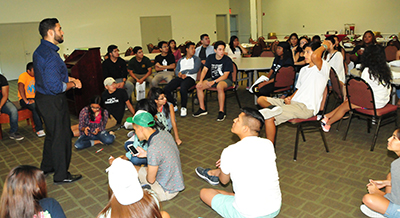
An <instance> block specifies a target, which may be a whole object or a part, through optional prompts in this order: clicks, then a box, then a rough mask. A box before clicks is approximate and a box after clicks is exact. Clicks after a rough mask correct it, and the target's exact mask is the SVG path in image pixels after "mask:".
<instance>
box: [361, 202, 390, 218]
mask: <svg viewBox="0 0 400 218" xmlns="http://www.w3.org/2000/svg"><path fill="white" fill-rule="evenodd" d="M360 210H361V212H363V213H364V214H365V215H366V216H368V217H374V218H375V217H376V218H381V217H382V218H384V217H385V216H383V215H382V214H380V213H378V212H375V211H373V210H371V209H369V207H367V206H366V205H365V204H362V205H361V206H360Z"/></svg>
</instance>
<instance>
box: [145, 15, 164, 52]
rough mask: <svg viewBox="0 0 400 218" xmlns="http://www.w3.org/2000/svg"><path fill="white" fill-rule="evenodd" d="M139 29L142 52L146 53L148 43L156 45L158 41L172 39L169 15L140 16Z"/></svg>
mask: <svg viewBox="0 0 400 218" xmlns="http://www.w3.org/2000/svg"><path fill="white" fill-rule="evenodd" d="M140 31H141V34H142V48H143V52H144V53H148V52H149V50H148V48H147V45H148V44H149V43H152V44H153V45H154V46H157V44H158V42H160V41H163V40H164V41H167V42H168V41H169V40H170V39H172V27H171V16H157V17H140Z"/></svg>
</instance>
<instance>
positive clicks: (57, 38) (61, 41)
mask: <svg viewBox="0 0 400 218" xmlns="http://www.w3.org/2000/svg"><path fill="white" fill-rule="evenodd" d="M54 40H56V41H57V42H58V43H60V44H61V43H63V42H64V39H63V38H62V36H58V35H55V36H54Z"/></svg>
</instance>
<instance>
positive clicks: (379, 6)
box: [262, 0, 400, 36]
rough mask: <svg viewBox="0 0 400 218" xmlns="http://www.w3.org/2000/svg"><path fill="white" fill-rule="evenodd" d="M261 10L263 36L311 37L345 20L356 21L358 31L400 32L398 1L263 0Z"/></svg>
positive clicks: (337, 28)
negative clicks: (273, 34)
mask: <svg viewBox="0 0 400 218" xmlns="http://www.w3.org/2000/svg"><path fill="white" fill-rule="evenodd" d="M262 10H263V11H262V12H264V13H265V14H266V15H265V16H264V17H263V34H264V36H267V35H268V33H269V32H275V33H277V35H279V36H281V35H283V36H284V35H289V34H290V33H292V32H296V33H298V34H299V35H304V34H307V35H309V36H312V35H314V34H322V33H325V32H326V31H327V30H337V31H340V30H342V29H344V24H345V23H355V24H356V29H355V31H356V33H357V34H362V33H363V32H364V31H366V30H369V29H371V30H372V31H379V32H381V33H382V34H385V35H386V34H399V32H400V1H399V0H380V1H377V0H350V1H349V0H336V1H332V0H322V1H321V0H308V1H304V0H303V1H301V0H262ZM303 25H305V27H304V28H303Z"/></svg>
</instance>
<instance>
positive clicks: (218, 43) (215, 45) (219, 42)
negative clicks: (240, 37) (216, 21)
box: [214, 41, 226, 50]
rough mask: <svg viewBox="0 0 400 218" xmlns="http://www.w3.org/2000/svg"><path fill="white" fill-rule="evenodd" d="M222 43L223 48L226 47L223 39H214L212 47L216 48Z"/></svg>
mask: <svg viewBox="0 0 400 218" xmlns="http://www.w3.org/2000/svg"><path fill="white" fill-rule="evenodd" d="M220 45H223V46H224V48H225V47H226V44H225V42H224V41H216V42H215V44H214V49H215V50H217V48H218V46H220Z"/></svg>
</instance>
